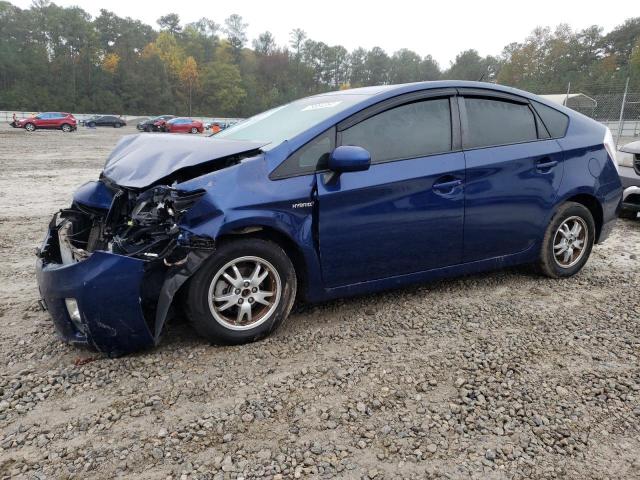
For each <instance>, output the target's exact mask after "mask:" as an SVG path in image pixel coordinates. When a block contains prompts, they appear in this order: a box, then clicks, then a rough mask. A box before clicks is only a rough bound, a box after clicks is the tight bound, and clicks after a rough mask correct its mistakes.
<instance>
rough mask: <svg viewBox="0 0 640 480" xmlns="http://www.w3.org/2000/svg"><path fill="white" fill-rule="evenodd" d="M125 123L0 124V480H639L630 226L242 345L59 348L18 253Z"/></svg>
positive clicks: (636, 240) (639, 339)
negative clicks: (115, 352) (584, 259)
mask: <svg viewBox="0 0 640 480" xmlns="http://www.w3.org/2000/svg"><path fill="white" fill-rule="evenodd" d="M133 131H134V130H133V129H132V128H127V129H125V130H116V129H110V128H104V129H101V130H97V131H88V130H84V129H81V131H79V132H76V133H72V134H62V133H61V132H57V131H53V132H35V133H34V134H28V133H26V132H24V131H20V130H12V129H9V128H8V127H6V126H1V127H0V167H1V171H2V174H1V175H0V204H1V205H2V210H1V212H0V255H1V258H2V266H1V267H0V282H1V288H0V325H1V327H2V335H1V336H0V478H8V477H12V478H21V477H23V478H67V477H69V478H104V479H108V478H113V477H115V476H123V477H140V478H223V477H224V478H254V477H264V478H301V477H303V478H304V477H313V478H331V477H341V478H470V477H471V478H527V479H532V478H534V479H535V478H576V479H578V478H579V479H584V478H594V479H602V478H640V454H638V452H639V451H640V363H639V361H640V297H639V293H640V262H639V261H638V255H640V221H636V222H631V221H621V222H619V226H618V228H617V230H616V231H615V233H614V234H613V237H612V238H610V239H609V240H608V241H607V242H606V243H605V244H604V245H601V246H598V247H597V248H595V250H594V252H593V254H592V257H591V260H590V261H589V263H588V264H587V266H586V268H585V269H584V270H583V272H582V273H581V274H580V275H578V276H577V277H574V278H572V279H570V280H564V281H554V280H549V279H545V278H542V277H539V276H537V275H535V274H533V273H531V272H530V271H529V270H528V269H524V268H520V269H511V270H506V271H500V272H495V273H491V274H486V275H477V276H472V277H466V278H462V279H456V280H448V281H442V282H437V283H433V284H429V285H422V286H416V287H412V288H406V289H403V290H399V291H394V292H388V293H385V294H381V295H375V296H366V297H359V298H355V299H348V300H344V301H337V302H332V303H328V304H324V305H319V306H303V307H297V309H296V310H295V311H294V313H293V314H292V316H291V318H290V319H289V321H288V322H287V323H286V325H284V327H283V328H281V329H280V330H279V331H278V332H277V333H276V334H275V335H274V336H273V337H271V338H269V339H267V340H265V341H262V342H260V343H256V344H252V345H248V346H242V347H212V346H209V345H208V344H207V343H206V342H204V341H202V340H200V339H199V338H198V337H197V336H196V335H195V333H194V332H193V330H191V328H190V327H189V326H188V325H186V324H172V325H170V327H169V329H168V331H167V334H166V336H165V339H164V341H163V343H162V345H161V346H160V347H159V348H157V349H155V350H152V351H148V352H144V353H141V354H138V355H133V356H128V357H124V358H119V359H115V360H110V359H106V358H102V357H100V356H95V355H94V354H92V353H91V352H87V351H82V350H78V349H75V348H71V347H69V346H66V345H64V344H62V343H61V342H60V341H59V340H58V339H57V338H56V337H55V334H54V331H53V327H52V325H51V323H50V321H49V319H48V316H47V314H46V313H44V312H41V311H40V310H39V309H38V304H37V299H38V294H37V288H36V284H35V278H34V273H33V264H34V256H33V250H34V247H35V246H36V245H37V244H38V243H39V241H40V239H41V236H42V235H43V232H44V228H45V225H46V223H47V221H48V219H49V216H50V214H51V213H52V212H53V211H55V210H56V209H58V208H60V207H63V206H66V205H67V204H68V203H69V200H70V198H71V193H72V191H73V189H74V188H75V187H76V186H77V185H79V184H80V183H82V182H84V181H86V180H89V179H94V178H96V177H97V175H98V172H99V170H100V168H101V166H102V164H103V162H104V160H105V158H106V156H107V154H108V152H109V150H110V149H111V148H112V147H113V145H114V144H115V142H116V141H117V139H118V138H119V137H120V135H122V134H124V133H132V132H133ZM116 301H117V298H115V299H114V302H116ZM77 359H83V360H92V359H93V360H94V361H90V362H88V363H84V364H81V365H75V364H74V362H75V361H76V360H77Z"/></svg>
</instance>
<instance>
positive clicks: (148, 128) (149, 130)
mask: <svg viewBox="0 0 640 480" xmlns="http://www.w3.org/2000/svg"><path fill="white" fill-rule="evenodd" d="M144 131H145V132H148V133H150V132H153V127H152V126H151V125H147V126H146V127H144Z"/></svg>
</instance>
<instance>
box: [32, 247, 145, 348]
mask: <svg viewBox="0 0 640 480" xmlns="http://www.w3.org/2000/svg"><path fill="white" fill-rule="evenodd" d="M36 270H37V276H38V285H39V288H40V295H41V297H42V299H43V300H44V302H45V304H46V306H47V309H48V310H49V312H50V314H51V318H52V319H53V321H54V325H55V327H56V330H57V332H58V334H59V335H60V336H61V337H62V338H64V339H65V340H67V341H68V342H70V343H73V344H77V345H85V346H89V347H93V348H95V349H97V350H99V351H102V352H107V353H109V354H111V355H120V354H124V353H129V352H134V351H137V350H141V349H144V348H147V347H150V346H153V345H154V338H153V334H152V332H151V330H150V329H149V327H148V325H147V323H146V321H145V318H144V315H143V312H142V308H141V305H140V297H141V294H140V288H141V286H142V283H143V278H144V262H143V261H142V260H137V259H134V258H129V257H123V256H120V255H113V254H111V253H107V252H95V253H94V254H93V255H91V257H89V258H88V259H87V260H85V261H84V262H79V263H74V264H71V265H60V264H51V263H49V264H45V263H44V262H43V260H42V259H38V263H37V269H36ZM65 298H73V299H75V300H76V301H77V303H78V307H79V311H80V313H81V315H82V323H83V331H81V330H80V329H79V328H77V327H76V326H75V325H74V324H73V323H72V322H71V319H70V318H69V314H68V313H67V310H66V307H65Z"/></svg>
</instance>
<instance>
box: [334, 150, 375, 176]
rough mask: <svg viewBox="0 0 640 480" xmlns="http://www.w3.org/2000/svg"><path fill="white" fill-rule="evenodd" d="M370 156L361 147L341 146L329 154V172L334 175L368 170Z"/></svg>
mask: <svg viewBox="0 0 640 480" xmlns="http://www.w3.org/2000/svg"><path fill="white" fill-rule="evenodd" d="M369 166H371V154H370V153H369V152H367V151H366V150H365V149H364V148H362V147H356V146H352V145H343V146H341V147H338V148H336V149H335V150H334V151H333V152H331V156H330V157H329V170H331V171H333V172H335V173H342V172H361V171H363V170H369Z"/></svg>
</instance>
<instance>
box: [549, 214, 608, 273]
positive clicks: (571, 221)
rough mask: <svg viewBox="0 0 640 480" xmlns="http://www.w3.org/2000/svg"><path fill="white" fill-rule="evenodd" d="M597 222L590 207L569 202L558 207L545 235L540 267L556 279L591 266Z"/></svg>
mask: <svg viewBox="0 0 640 480" xmlns="http://www.w3.org/2000/svg"><path fill="white" fill-rule="evenodd" d="M595 231H596V228H595V222H594V221H593V216H592V215H591V212H590V211H589V209H588V208H587V207H585V206H584V205H581V204H579V203H574V202H567V203H565V204H563V205H561V206H560V208H558V211H557V212H556V213H555V215H554V216H553V218H552V219H551V222H550V223H549V226H548V227H547V231H546V233H545V235H544V240H543V244H542V249H541V250H540V259H539V261H538V266H539V267H540V269H541V271H542V273H544V274H545V275H546V276H548V277H552V278H562V277H570V276H572V275H575V274H576V273H578V272H579V271H580V270H581V269H582V267H584V264H585V263H587V260H588V259H589V255H590V254H591V249H592V248H593V243H594V241H595Z"/></svg>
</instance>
